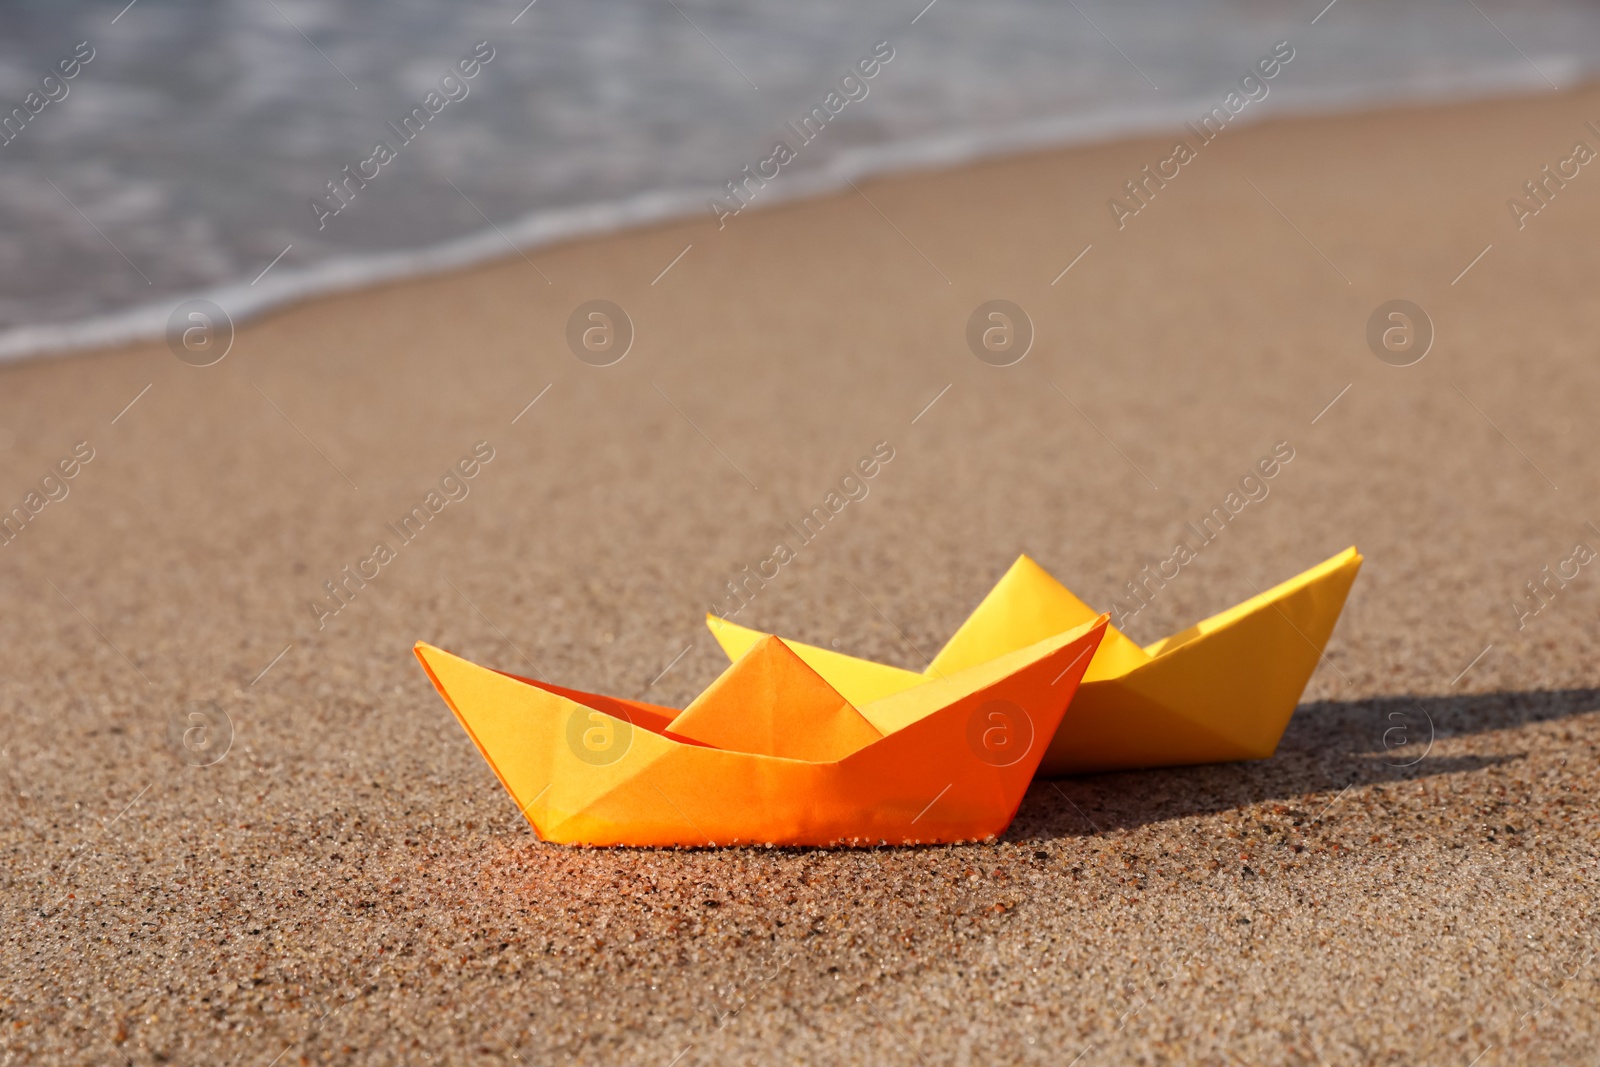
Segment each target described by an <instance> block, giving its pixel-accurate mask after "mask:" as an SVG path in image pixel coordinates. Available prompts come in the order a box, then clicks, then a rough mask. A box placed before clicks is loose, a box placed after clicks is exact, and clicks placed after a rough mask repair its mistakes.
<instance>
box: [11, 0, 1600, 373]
mask: <svg viewBox="0 0 1600 1067" xmlns="http://www.w3.org/2000/svg"><path fill="white" fill-rule="evenodd" d="M1282 41H1287V42H1289V44H1290V46H1291V47H1292V48H1293V50H1294V53H1295V58H1294V60H1293V62H1292V63H1291V64H1290V65H1289V66H1288V67H1286V68H1285V69H1284V70H1283V71H1282V73H1281V74H1280V75H1279V76H1278V77H1277V78H1275V79H1273V80H1272V82H1271V83H1270V93H1269V94H1268V95H1267V97H1266V98H1265V99H1262V100H1260V101H1259V102H1252V103H1251V105H1250V107H1249V109H1248V113H1247V114H1244V115H1241V119H1251V120H1254V119H1259V118H1262V117H1266V116H1270V115H1273V114H1284V113H1297V112H1307V111H1316V110H1327V109H1336V108H1350V107H1367V106H1381V105H1384V104H1388V103H1393V102H1404V101H1415V100H1447V99H1457V98H1466V97H1471V96H1474V95H1489V94H1498V93H1507V92H1551V91H1554V90H1555V89H1557V88H1560V89H1566V88H1569V87H1572V86H1574V85H1575V84H1577V83H1578V82H1580V81H1581V80H1583V79H1585V78H1587V77H1589V76H1590V70H1591V68H1592V66H1593V65H1594V63H1595V61H1596V59H1597V58H1600V9H1597V8H1596V7H1594V6H1593V5H1591V4H1584V3H1577V2H1572V0H1547V2H1541V3H1538V4H1533V5H1507V4H1504V3H1499V2H1496V3H1490V2H1489V0H1480V2H1479V4H1478V5H1477V6H1474V5H1473V4H1472V3H1469V2H1467V0H1412V2H1409V3H1406V4H1404V5H1398V4H1379V3H1375V2H1373V0H1335V3H1333V4H1332V5H1327V4H1326V0H1312V2H1310V3H1298V2H1296V3H1268V2H1265V0H1150V2H1146V3H1136V4H1135V3H1121V4H1117V3H1110V2H1108V0H1077V2H1076V3H1071V2H1046V0H984V2H982V3H978V2H976V0H935V2H934V3H932V4H931V5H930V4H927V2H926V0H909V2H901V0H894V2H888V0H871V2H862V0H808V2H806V3H792V2H779V0H741V2H732V0H537V2H535V3H533V4H531V5H525V0H507V2H500V0H495V2H480V0H457V2H454V3H450V4H441V3H436V2H432V0H429V2H423V0H387V2H383V3H379V2H374V0H343V2H340V0H135V2H134V3H133V4H131V5H127V6H124V0H112V2H110V3H107V2H101V0H96V2H93V3H91V2H79V0H35V2H31V3H30V2H17V3H11V4H7V5H6V9H5V11H4V12H0V117H6V118H8V120H9V121H8V124H6V125H5V126H4V132H3V133H0V139H3V143H0V358H15V357H19V356H24V355H30V354H36V353H40V352H45V351H51V350H62V349H66V348H71V347H75V346H81V345H84V344H92V343H104V342H108V341H116V340H122V339H128V338H133V337H140V336H154V335H158V334H160V332H161V331H162V329H163V327H164V325H165V323H166V321H167V316H168V314H169V313H170V312H171V310H172V308H173V307H174V306H175V305H176V304H177V303H178V302H179V301H180V300H182V299H185V298H187V297H192V296H196V295H204V296H207V297H209V298H211V299H214V300H216V301H217V302H219V303H221V304H222V305H223V307H224V308H226V309H227V310H228V312H229V313H230V314H231V315H233V316H234V317H235V318H236V319H240V318H243V317H245V316H247V315H248V314H250V313H252V312H254V311H258V310H260V309H262V308H265V307H269V306H271V305H273V304H275V303H281V302H283V301H286V300H290V299H294V298H296V297H299V296H304V295H308V294H313V293H318V292H326V291H330V290H333V289H338V288H345V287H350V286H356V285H362V284H367V283H370V282H373V281H376V280H379V279H383V278H392V277H398V276H404V275H407V274H414V273H419V272H426V271H431V270H438V269H442V268H444V267H448V266H452V265H458V264H462V263H468V262H472V261H474V260H479V259H483V258H487V257H493V256H500V255H510V254H514V253H513V250H512V249H513V246H516V247H517V248H520V249H523V250H525V251H526V250H530V249H534V248H537V247H538V246H539V245H541V244H544V243H548V242H551V241H555V240H559V239H562V238H566V237H571V236H573V235H577V234H582V233H588V232H595V231H600V230H605V229H610V228H615V227H618V226H624V225H629V224H633V223H638V222H643V221H648V220H652V219H660V218H666V217H671V216H674V215H685V214H690V215H692V214H695V213H702V214H704V215H705V217H706V218H707V219H712V218H713V217H715V216H716V215H717V214H718V213H717V212H716V211H715V210H714V209H712V208H711V207H710V202H711V201H712V200H714V199H717V198H721V200H722V202H723V203H724V204H730V203H736V201H733V200H730V199H729V197H730V192H729V187H728V183H729V182H730V181H735V182H739V183H740V185H739V188H740V189H741V190H742V191H743V192H744V194H745V195H746V198H747V200H748V202H749V205H750V207H751V208H755V209H758V208H759V207H761V206H762V205H763V204H765V203H776V202H778V201H780V200H783V199H786V198H792V197H796V196H804V195H810V194H814V193H816V192H818V191H823V190H827V189H831V188H835V187H839V186H842V185H843V183H844V182H845V181H846V180H847V179H853V178H856V177H860V176H862V175H867V174H871V173H877V172H883V171H890V170H904V169H910V168H917V167H930V166H940V165H947V164H950V163H954V162H959V161H961V160H965V159H971V158H974V157H978V156H982V155H985V154H994V153H1002V152H1013V151H1019V150H1026V149H1029V148H1034V147H1042V146H1049V145H1057V144H1069V143H1074V142H1081V141H1086V140H1104V139H1110V138H1115V137H1118V136H1124V135H1128V134H1133V133H1145V132H1151V131H1157V130H1163V129H1168V128H1172V129H1176V128H1177V127H1178V126H1179V125H1180V124H1181V123H1182V122H1183V121H1186V120H1190V119H1193V118H1195V117H1197V116H1198V115H1199V114H1201V113H1204V112H1205V111H1207V110H1209V109H1210V108H1212V107H1214V106H1216V105H1217V104H1218V103H1219V102H1220V101H1221V100H1222V98H1223V97H1224V96H1225V95H1226V94H1227V93H1228V92H1229V91H1230V90H1231V89H1232V88H1233V87H1234V86H1236V85H1237V84H1238V82H1239V80H1240V77H1241V75H1243V74H1246V73H1248V72H1249V70H1250V69H1251V66H1252V64H1254V63H1255V62H1256V61H1257V59H1258V58H1259V57H1260V56H1261V55H1263V54H1264V53H1266V52H1268V51H1270V50H1271V49H1272V48H1273V46H1274V45H1276V44H1277V43H1278V42H1282ZM884 49H887V50H888V51H889V52H890V53H892V58H890V59H888V60H887V61H880V63H879V64H878V69H877V70H876V71H875V72H874V74H873V75H872V76H871V77H866V76H865V75H864V74H863V73H862V71H863V68H862V67H861V66H860V64H861V63H862V61H863V60H864V59H870V58H871V57H872V56H873V55H874V53H875V50H877V52H878V54H880V55H881V54H882V53H883V50H884ZM86 50H87V52H92V58H91V59H89V60H88V61H87V62H84V61H82V60H81V59H79V60H78V65H77V68H76V69H75V71H74V73H73V76H71V77H67V76H66V71H67V70H69V69H73V68H72V63H73V58H74V57H75V56H81V55H83V54H86ZM484 56H490V58H487V59H486V60H485V59H484V58H483V57H484ZM64 63H65V64H66V66H63V64H64ZM463 63H467V64H468V65H469V66H470V65H472V64H474V63H475V64H476V66H475V69H474V72H473V73H472V74H471V76H470V77H469V76H468V75H467V74H466V70H467V69H468V68H466V67H463V66H462V64H463ZM845 78H853V79H854V82H848V81H844V80H843V79H845ZM856 86H859V88H858V87H856ZM430 94H431V95H430ZM829 94H835V95H834V97H833V98H832V99H830V96H829ZM841 101H842V102H841ZM836 103H837V104H838V107H837V110H835V107H834V105H835V104H836ZM818 108H821V109H822V112H823V117H826V119H827V121H826V122H825V123H824V122H822V121H821V118H820V117H818V118H814V119H813V121H812V127H818V128H821V132H820V133H818V132H816V130H814V129H812V127H807V126H805V125H804V117H805V116H807V115H812V116H816V115H817V109H818ZM419 109H420V113H419ZM408 116H409V118H410V121H409V123H408V122H407V118H408ZM790 131H794V132H790ZM808 132H811V133H815V136H812V137H809V138H808V139H806V140H805V141H804V143H803V147H802V144H801V139H800V138H801V136H803V135H805V134H806V133H808ZM779 140H784V141H785V142H786V143H789V144H790V146H791V148H793V149H795V151H794V158H793V159H791V160H789V161H787V162H786V163H785V164H784V165H783V166H782V167H781V169H780V171H779V173H778V176H777V177H776V178H774V179H773V180H771V181H769V182H767V183H766V184H765V185H764V186H761V185H757V184H755V183H752V182H750V181H749V180H748V178H747V176H746V175H747V173H748V172H746V171H745V169H744V168H746V167H747V166H751V167H759V166H761V165H762V164H764V163H765V162H766V161H767V160H769V159H771V158H772V156H773V152H774V147H775V144H776V142H778V141H779ZM379 144H383V145H385V146H386V148H387V150H388V151H387V153H383V154H384V155H386V156H387V158H385V159H384V160H383V161H382V162H377V161H375V153H376V152H378V148H377V146H378V145H379ZM767 172H768V173H771V167H770V165H769V167H768V171H767ZM352 175H354V177H352ZM319 203H320V204H322V205H323V207H322V208H321V209H318V207H317V206H316V205H317V204H319ZM335 208H337V210H334V209H335ZM1064 210H1081V211H1083V212H1085V213H1089V212H1099V211H1103V210H1104V205H1102V204H1098V203H1096V204H1082V205H1078V206H1077V207H1076V208H1073V207H1072V206H1071V205H1068V206H1066V207H1064ZM741 221H743V219H742V218H740V217H738V216H729V215H726V214H724V215H723V217H722V222H723V224H724V225H738V224H740V222H741Z"/></svg>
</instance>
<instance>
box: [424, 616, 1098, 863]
mask: <svg viewBox="0 0 1600 1067" xmlns="http://www.w3.org/2000/svg"><path fill="white" fill-rule="evenodd" d="M1106 619H1107V616H1104V615H1101V616H1099V617H1094V616H1091V617H1090V618H1089V619H1087V620H1085V621H1084V623H1083V624H1082V625H1078V626H1075V627H1072V628H1070V629H1069V628H1062V630H1060V631H1057V632H1054V633H1052V634H1047V635H1044V636H1043V637H1042V638H1041V639H1040V640H1039V641H1036V642H1029V643H1027V644H1026V645H1024V646H1019V647H1018V648H1016V649H1013V650H1011V651H1009V652H1007V653H1005V654H1003V655H1000V656H997V657H991V658H989V659H987V660H985V661H984V662H982V663H974V664H971V665H964V666H962V667H960V668H951V669H949V670H946V671H944V672H942V674H941V675H936V676H933V677H931V678H926V679H920V680H919V681H918V683H917V684H915V685H906V686H901V687H899V689H897V690H896V692H894V693H893V694H886V695H884V696H882V697H881V698H877V699H872V700H866V701H860V702H857V701H852V700H848V699H846V698H845V697H843V696H841V695H840V693H839V692H838V691H837V689H836V688H835V687H833V686H830V685H829V684H828V683H827V682H826V681H824V680H823V679H822V678H821V677H820V676H819V675H818V674H817V673H816V672H815V671H814V670H812V669H811V668H810V667H808V666H807V665H806V664H805V662H804V660H803V659H802V658H801V657H800V656H797V655H796V654H795V652H794V651H793V650H792V649H791V648H790V646H789V645H787V644H785V643H784V642H782V641H780V640H778V639H777V638H773V637H767V638H764V639H763V638H761V637H759V636H758V637H757V638H756V639H754V640H752V641H750V642H748V647H746V648H745V649H744V650H743V651H742V653H741V655H740V656H738V657H737V658H736V660H735V662H734V663H733V664H732V665H731V666H730V667H729V668H728V669H727V670H726V671H725V672H723V674H722V676H721V677H719V678H718V679H717V680H716V681H715V682H714V683H712V685H711V686H710V687H709V688H707V689H706V691H705V692H704V693H702V694H701V695H700V696H699V697H697V698H696V699H695V700H694V701H693V702H692V703H691V704H690V705H689V706H688V708H686V709H684V710H683V711H681V712H680V711H677V710H676V709H673V708H666V707H661V706H658V705H655V704H646V703H643V702H640V701H634V700H622V699H618V698H615V697H606V696H599V695H597V694H593V693H583V692H579V691H577V690H574V689H565V688H562V687H560V686H555V685H550V684H548V683H544V682H535V681H531V680H529V679H526V678H519V677H517V676H515V675H510V674H505V673H502V672H500V671H494V670H490V669H488V668H486V667H480V666H477V665H476V664H473V663H470V662H468V661H467V660H464V659H461V658H460V657H458V656H453V655H451V654H450V653H448V652H443V651H441V650H439V649H437V648H434V647H433V646H431V645H426V644H421V643H419V644H418V645H417V646H416V653H417V658H418V659H420V660H421V661H422V666H423V668H424V669H425V670H427V672H428V677H429V678H431V679H432V680H433V684H434V686H435V687H436V688H437V689H438V690H439V694H440V695H441V696H442V697H444V700H445V703H446V704H448V705H449V706H450V710H451V711H453V712H455V714H456V718H457V719H459V720H460V721H461V725H462V726H463V727H465V728H466V731H467V733H468V735H470V736H471V738H472V740H473V742H474V743H475V744H477V746H478V751H480V752H481V753H483V758H484V759H486V760H487V761H488V762H489V766H490V767H492V768H493V769H494V772H495V774H496V775H497V776H499V778H500V784H501V785H503V786H505V788H506V791H507V792H508V793H510V794H511V798H512V800H513V801H515V803H516V805H517V808H518V810H520V811H521V812H522V813H523V815H525V816H526V817H527V819H528V821H529V822H531V823H532V824H533V827H534V829H535V830H536V831H537V832H538V834H539V836H540V837H541V838H543V839H544V840H546V841H555V842H560V843H563V844H573V845H647V846H660V845H690V846H702V845H728V844H774V845H845V844H849V845H876V844H919V843H934V842H950V841H964V840H975V839H981V838H989V837H994V836H996V835H998V834H1000V833H1001V832H1002V831H1004V830H1005V828H1006V827H1007V826H1008V825H1010V822H1011V819H1012V817H1013V816H1014V815H1015V814H1016V811H1017V806H1018V805H1019V804H1020V803H1021V802H1022V795H1023V793H1024V792H1025V791H1026V790H1027V788H1028V783H1029V782H1030V781H1031V780H1032V778H1033V774H1034V771H1035V769H1036V768H1037V767H1038V763H1039V759H1040V757H1041V756H1042V755H1043V754H1044V746H1045V743H1046V742H1047V741H1048V740H1049V739H1050V738H1051V737H1052V736H1055V734H1056V732H1057V729H1058V727H1059V726H1060V723H1061V721H1062V716H1063V714H1065V713H1066V711H1067V707H1068V705H1069V703H1070V701H1071V699H1072V695H1073V693H1074V692H1075V691H1076V690H1077V688H1078V682H1079V680H1080V679H1081V678H1082V676H1083V673H1084V671H1085V670H1086V669H1087V668H1088V666H1089V663H1090V661H1091V660H1092V659H1093V657H1094V651H1095V649H1096V648H1097V647H1099V644H1100V639H1101V637H1102V636H1103V635H1104V633H1105V627H1106Z"/></svg>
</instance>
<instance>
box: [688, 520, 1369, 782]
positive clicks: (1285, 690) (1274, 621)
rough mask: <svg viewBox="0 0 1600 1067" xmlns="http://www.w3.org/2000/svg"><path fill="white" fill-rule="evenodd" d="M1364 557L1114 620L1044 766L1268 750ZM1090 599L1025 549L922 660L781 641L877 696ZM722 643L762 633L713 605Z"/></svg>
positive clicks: (1076, 611)
mask: <svg viewBox="0 0 1600 1067" xmlns="http://www.w3.org/2000/svg"><path fill="white" fill-rule="evenodd" d="M1360 568H1361V554H1360V553H1359V552H1357V551H1356V550H1355V549H1354V548H1348V549H1346V550H1345V551H1343V552H1341V553H1339V554H1338V555H1337V556H1334V557H1333V558H1332V559H1329V560H1327V561H1325V562H1323V563H1321V564H1318V565H1317V566H1315V567H1312V568H1311V569H1310V570H1308V571H1306V572H1304V573H1302V574H1300V575H1297V576H1296V577H1294V578H1291V579H1289V580H1288V581H1286V582H1284V583H1283V584H1281V585H1277V586H1274V587H1273V588H1271V589H1269V590H1267V591H1266V592H1264V593H1261V594H1260V595H1258V596H1254V597H1251V598H1250V599H1249V600H1246V601H1245V602H1244V603H1242V604H1240V605H1238V606H1237V607H1234V608H1230V609H1229V610H1227V611H1224V612H1222V613H1221V614H1219V615H1213V616H1211V617H1210V618H1209V619H1206V620H1204V621H1202V622H1199V623H1196V624H1195V625H1194V626H1191V627H1189V628H1188V629H1187V630H1184V631H1183V632H1182V633H1178V634H1174V635H1173V636H1171V637H1168V638H1166V639H1164V640H1161V641H1157V642H1156V643H1155V644H1153V645H1147V646H1145V647H1144V648H1140V647H1139V646H1138V645H1137V644H1135V643H1134V642H1133V641H1132V640H1130V639H1129V638H1128V637H1127V635H1125V634H1123V633H1122V632H1120V631H1119V630H1117V629H1116V628H1115V627H1112V626H1107V627H1106V635H1105V639H1104V640H1103V641H1102V642H1101V644H1100V647H1099V650H1098V651H1097V652H1096V653H1095V656H1094V661H1093V662H1092V663H1090V665H1089V670H1088V673H1087V674H1085V675H1084V678H1083V684H1082V685H1081V687H1080V688H1079V690H1078V694H1077V696H1076V698H1075V699H1074V700H1073V705H1072V710H1071V713H1070V715H1069V719H1070V722H1071V729H1062V730H1060V731H1058V732H1057V733H1056V735H1055V739H1054V740H1053V741H1052V742H1051V743H1050V747H1049V749H1048V750H1047V751H1046V752H1045V755H1044V760H1043V761H1042V763H1041V764H1040V767H1039V770H1040V773H1041V774H1046V775H1061V774H1076V773H1081V772H1089V771H1109V770H1126V769H1132V768H1140V767H1168V766H1178V765H1182V764H1191V763H1221V762H1226V761H1230V760H1248V759H1264V758H1266V757H1267V756H1270V755H1272V753H1273V752H1274V751H1275V750H1276V749H1277V747H1278V739H1279V738H1281V737H1282V736H1283V731H1284V728H1285V727H1286V726H1288V724H1289V717H1290V715H1292V714H1293V713H1294V709H1295V705H1296V703H1298V702H1299V699H1300V694H1301V693H1302V692H1304V691H1305V687H1306V683H1307V682H1309V681H1310V680H1311V672H1312V671H1314V670H1315V669H1316V666H1317V662H1318V660H1319V659H1320V658H1321V657H1322V650H1323V648H1324V647H1325V646H1326V645H1327V643H1328V638H1329V637H1330V636H1331V635H1332V633H1333V627H1334V624H1335V623H1336V622H1338V620H1339V613H1340V611H1341V610H1342V609H1343V608H1344V601H1345V596H1346V594H1348V593H1349V591H1350V585H1351V583H1352V582H1354V581H1355V577H1356V572H1357V571H1358V570H1360ZM1094 617H1095V612H1094V610H1093V609H1091V608H1090V607H1089V606H1088V605H1087V604H1085V603H1084V602H1083V601H1081V600H1079V599H1078V598H1077V597H1076V596H1074V595H1073V594H1072V593H1071V592H1070V591H1068V589H1067V588H1066V586H1064V585H1062V584H1061V583H1060V582H1058V581H1056V580H1055V579H1054V578H1052V577H1051V576H1050V575H1049V574H1048V573H1046V572H1045V570H1044V569H1043V568H1042V567H1040V566H1039V565H1038V564H1037V563H1035V562H1034V561H1033V560H1031V559H1029V558H1028V557H1027V556H1022V557H1019V558H1018V559H1017V561H1016V562H1015V563H1014V564H1012V565H1011V569H1010V570H1008V571H1007V572H1006V574H1005V576H1004V577H1003V578H1001V579H1000V582H999V584H997V585H996V586H995V587H994V589H993V590H991V591H990V593H989V595H988V596H986V597H985V598H984V599H983V602H982V603H981V604H979V605H978V608H977V610H976V611H974V612H973V613H972V614H971V616H969V617H968V618H967V621H966V622H964V623H962V624H961V628H960V629H958V630H957V631H956V633H955V636H954V637H952V638H951V639H950V641H949V643H948V644H946V645H945V646H944V648H943V649H942V650H941V651H940V652H939V654H938V655H937V656H935V657H934V658H933V662H932V663H931V664H930V665H929V666H928V669H927V670H926V671H923V672H916V671H907V670H902V669H900V668H898V667H891V666H887V665H885V664H881V663H874V662H872V661H870V660H864V659H857V658H856V657H854V656H847V655H845V654H843V653H840V652H834V651H831V650H829V649H826V648H816V647H813V646H811V645H804V644H799V643H797V642H789V645H790V647H791V648H793V649H794V651H795V652H796V653H797V654H799V656H800V658H801V659H803V660H804V661H805V662H806V663H808V664H809V665H810V666H811V667H812V669H814V670H815V671H816V672H817V673H818V674H819V675H821V676H822V677H823V678H825V679H826V680H827V681H828V682H829V684H831V685H832V686H833V687H834V688H835V689H837V690H838V691H839V692H840V693H841V694H842V695H843V696H844V697H845V698H846V699H847V700H850V701H852V702H858V703H866V702H870V701H874V700H882V699H885V698H886V697H888V696H890V695H892V694H894V693H897V692H899V691H901V690H903V689H906V688H909V687H914V686H918V685H922V684H925V683H926V682H927V680H928V679H929V678H930V677H938V676H940V675H941V674H943V675H949V674H951V673H952V672H959V671H961V670H964V669H970V668H971V667H973V666H974V665H975V664H979V663H983V662H984V661H986V660H988V659H992V658H993V657H995V656H1001V655H1005V654H1007V653H1009V652H1012V651H1013V650H1015V649H1018V648H1022V647H1026V646H1028V645H1031V644H1032V643H1034V642H1036V641H1039V640H1041V639H1042V638H1044V637H1045V636H1047V635H1049V634H1052V633H1058V632H1060V631H1062V630H1065V629H1068V628H1069V627H1073V626H1080V625H1082V624H1083V623H1084V622H1086V621H1087V620H1090V619H1093V618H1094ZM706 621H707V624H708V625H709V626H710V627H711V632H712V633H713V634H714V635H716V638H717V640H718V642H720V643H721V645H722V647H723V649H724V650H725V651H726V652H727V653H728V655H729V656H730V657H737V656H739V655H741V654H743V652H744V651H745V650H746V649H747V648H749V647H750V645H751V644H752V643H754V642H756V641H759V640H760V639H761V638H762V637H763V636H764V635H763V634H762V633H761V632H760V631H757V630H751V629H748V628H747V627H743V626H739V625H736V624H734V623H730V622H728V621H726V620H724V619H720V618H718V617H716V616H714V615H708V616H707V617H706Z"/></svg>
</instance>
